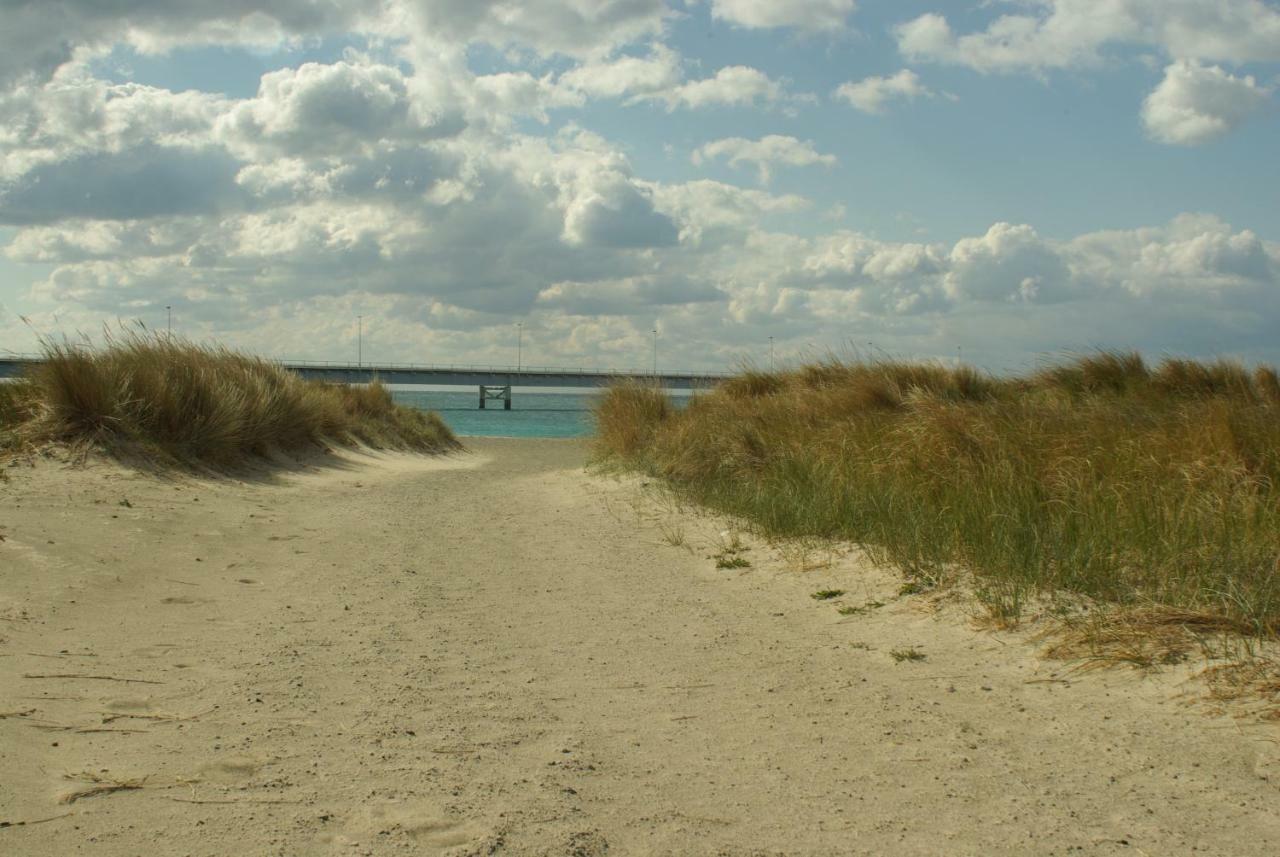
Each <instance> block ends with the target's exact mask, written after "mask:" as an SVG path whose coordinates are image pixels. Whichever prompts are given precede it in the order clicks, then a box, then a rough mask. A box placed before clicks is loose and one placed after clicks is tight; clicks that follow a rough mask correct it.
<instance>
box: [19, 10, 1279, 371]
mask: <svg viewBox="0 0 1280 857" xmlns="http://www.w3.org/2000/svg"><path fill="white" fill-rule="evenodd" d="M0 21H3V26H2V27H0V350H6V351H19V352H21V351H26V350H30V349H32V347H33V346H34V344H35V340H36V336H37V335H50V334H68V335H75V334H77V333H78V332H83V333H88V334H94V335H96V334H97V333H99V332H100V331H101V330H102V329H103V326H104V325H113V324H116V323H119V322H128V321H129V320H132V319H140V320H142V322H143V323H145V324H147V325H150V326H153V327H161V328H163V326H164V324H165V318H166V313H165V307H166V306H171V307H172V308H173V314H174V323H175V328H176V330H178V331H179V332H181V333H183V334H185V335H188V336H191V337H194V338H197V339H217V340H219V341H223V342H228V343H231V344H233V345H236V346H240V347H246V348H249V349H252V350H255V351H258V352H261V353H264V354H269V355H274V356H281V357H297V358H315V359H348V358H354V354H355V348H356V326H357V323H356V318H357V316H363V318H364V323H363V327H364V333H365V336H364V341H365V356H366V359H371V360H375V361H376V360H383V361H415V362H485V363H510V362H514V356H515V355H514V351H515V339H516V325H517V323H519V324H521V325H523V330H524V334H523V339H524V346H525V348H524V357H525V362H526V363H535V364H545V365H562V366H578V365H582V366H592V365H595V366H601V367H604V366H614V367H627V366H643V365H645V364H647V362H648V360H649V356H650V348H651V343H652V339H653V335H652V333H651V331H652V330H654V329H655V328H656V329H657V330H658V332H659V333H658V342H659V361H660V363H661V364H662V365H663V366H665V367H669V368H677V367H680V368H722V367H728V366H733V365H734V364H736V363H738V362H740V361H742V360H754V361H756V362H758V363H759V362H767V359H768V349H769V338H770V337H773V339H774V342H775V348H776V351H777V354H778V357H779V359H780V360H781V359H789V358H794V357H798V356H803V355H812V354H820V353H823V352H824V351H825V350H827V349H833V350H836V351H844V350H847V349H851V348H859V349H865V348H868V347H871V348H874V349H875V350H876V351H878V352H888V353H891V354H895V355H903V356H914V357H941V358H946V359H952V358H954V357H955V355H956V354H957V351H958V350H959V352H960V353H962V354H963V356H964V358H965V359H966V360H970V361H974V362H977V363H979V364H981V365H984V366H988V367H990V368H992V369H1016V368H1025V367H1027V366H1030V365H1033V364H1034V363H1035V362H1036V361H1037V360H1040V359H1043V358H1044V356H1045V355H1046V354H1056V353H1062V352H1066V351H1072V350H1081V349H1088V348H1093V347H1114V346H1126V347H1137V348H1140V349H1143V350H1144V351H1147V352H1149V353H1151V354H1153V355H1158V354H1161V353H1180V354H1192V355H1220V354H1221V355H1236V356H1240V357H1243V358H1245V359H1249V360H1255V359H1256V360H1268V361H1277V362H1280V337H1278V336H1277V333H1280V109H1278V108H1280V3H1277V2H1273V0H220V2H216V3H214V2H208V0H0Z"/></svg>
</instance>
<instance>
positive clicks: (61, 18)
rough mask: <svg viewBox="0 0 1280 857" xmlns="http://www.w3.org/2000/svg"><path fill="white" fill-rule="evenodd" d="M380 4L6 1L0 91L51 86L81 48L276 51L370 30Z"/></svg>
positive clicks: (344, 0)
mask: <svg viewBox="0 0 1280 857" xmlns="http://www.w3.org/2000/svg"><path fill="white" fill-rule="evenodd" d="M382 5H383V4H382V2H381V0H322V2H315V0H219V2H217V3H210V2H207V0H133V2H129V3H127V4H121V3H101V2H97V0H5V2H4V4H3V7H2V9H0V11H2V14H3V18H4V27H3V28H0V87H4V86H6V85H7V84H9V83H11V82H12V81H14V80H17V79H19V78H22V77H26V76H28V75H31V76H34V77H35V78H36V79H37V80H38V81H39V80H44V79H47V78H48V77H49V76H50V75H52V74H53V72H54V71H55V70H57V69H58V67H60V66H61V65H63V64H64V63H66V62H68V61H69V60H71V59H72V57H73V56H74V55H75V54H76V52H77V51H78V50H80V49H84V48H90V49H101V48H103V47H109V46H110V45H111V44H115V43H126V44H129V45H132V46H133V47H135V48H136V49H138V50H140V51H143V52H151V53H154V52H160V51H164V50H167V49H169V48H171V47H173V46H175V45H180V44H257V45H264V46H265V45H273V44H279V43H281V42H284V41H287V40H289V39H292V38H296V37H300V36H307V35H316V34H322V33H329V32H335V31H345V30H348V29H360V28H361V27H367V26H372V22H373V20H374V17H375V15H376V14H377V13H378V12H379V11H380V9H381V7H382Z"/></svg>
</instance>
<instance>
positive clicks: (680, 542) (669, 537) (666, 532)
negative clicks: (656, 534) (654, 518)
mask: <svg viewBox="0 0 1280 857" xmlns="http://www.w3.org/2000/svg"><path fill="white" fill-rule="evenodd" d="M658 529H659V530H661V531H662V540H663V541H664V542H666V543H667V544H669V545H671V546H672V547H673V548H682V547H686V546H687V545H688V544H689V540H688V538H687V537H686V536H685V532H684V527H682V526H681V525H680V524H678V523H675V522H672V521H663V522H662V523H660V524H658Z"/></svg>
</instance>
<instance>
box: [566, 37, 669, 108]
mask: <svg viewBox="0 0 1280 857" xmlns="http://www.w3.org/2000/svg"><path fill="white" fill-rule="evenodd" d="M683 77H684V72H683V70H682V69H681V63H680V55H679V54H677V53H676V52H675V51H673V50H671V49H670V48H668V47H666V46H665V45H654V46H653V47H652V49H651V51H650V53H649V55H648V56H647V57H636V56H620V57H615V58H612V59H608V60H595V61H589V62H584V63H581V64H579V65H576V66H574V67H573V68H572V69H570V70H569V71H567V72H565V73H564V74H562V75H561V76H560V79H559V81H558V83H559V85H560V86H561V87H562V88H565V89H568V90H569V91H571V92H575V93H581V94H583V95H584V96H587V97H591V98H624V97H627V96H632V97H633V98H636V99H643V98H644V97H645V96H653V95H654V94H656V93H661V92H667V91H670V90H672V89H675V88H676V87H677V86H679V85H680V83H681V82H682V80H683Z"/></svg>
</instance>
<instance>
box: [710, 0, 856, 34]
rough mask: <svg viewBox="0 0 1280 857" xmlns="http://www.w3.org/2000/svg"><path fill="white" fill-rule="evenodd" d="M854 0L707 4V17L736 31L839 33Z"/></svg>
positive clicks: (729, 0) (733, 0) (742, 0)
mask: <svg viewBox="0 0 1280 857" xmlns="http://www.w3.org/2000/svg"><path fill="white" fill-rule="evenodd" d="M856 8H857V3H856V2H855V0H711V15H712V17H714V18H717V19H719V20H722V21H728V22H730V23H732V24H736V25H738V26H740V27H750V28H756V29H760V28H773V27H795V28H796V29H798V30H808V31H813V32H817V31H823V30H841V29H843V28H844V27H845V25H846V23H847V21H848V18H849V16H850V15H852V14H853V12H854V10H855V9H856Z"/></svg>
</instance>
